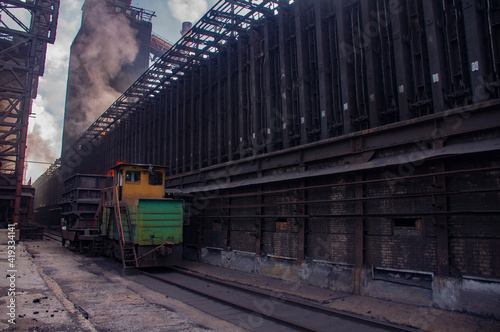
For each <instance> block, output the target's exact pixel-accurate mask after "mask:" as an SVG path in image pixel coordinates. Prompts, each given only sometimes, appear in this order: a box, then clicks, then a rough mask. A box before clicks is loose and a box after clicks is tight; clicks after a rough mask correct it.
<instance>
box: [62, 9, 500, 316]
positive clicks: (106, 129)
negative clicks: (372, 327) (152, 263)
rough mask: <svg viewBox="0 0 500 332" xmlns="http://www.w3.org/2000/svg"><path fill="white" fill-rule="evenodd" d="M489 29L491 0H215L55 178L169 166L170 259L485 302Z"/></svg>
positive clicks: (486, 310)
mask: <svg viewBox="0 0 500 332" xmlns="http://www.w3.org/2000/svg"><path fill="white" fill-rule="evenodd" d="M499 40H500V4H499V3H498V1H490V0H487V1H479V0H477V1H460V0H459V1H456V0H455V1H442V2H436V1H426V0H404V1H403V0H402V1H397V0H396V1H394V0H377V1H368V0H355V1H347V0H339V1H333V0H318V1H312V0H296V1H293V2H292V1H278V0H276V1H266V0H264V1H258V2H252V1H240V0H238V1H236V0H233V1H221V2H219V3H218V4H216V5H215V6H214V7H213V8H212V9H211V10H210V11H209V12H208V13H207V14H206V15H205V16H204V17H203V18H202V19H201V20H200V21H199V22H198V23H197V24H195V25H194V26H193V28H192V29H191V31H190V32H188V33H187V34H186V35H185V36H184V38H183V39H181V40H180V41H179V42H178V43H176V44H175V45H174V46H173V48H172V49H171V50H169V52H167V53H166V54H165V55H164V56H163V57H162V58H161V59H160V60H159V61H158V62H156V63H155V65H154V66H153V67H151V68H150V69H149V70H148V71H147V72H146V73H145V74H144V75H143V76H142V77H141V78H140V79H139V80H137V81H136V82H135V83H134V85H132V86H131V87H130V88H129V89H128V90H127V91H126V92H125V93H124V94H123V95H122V96H121V97H120V98H119V99H118V100H116V101H115V103H114V104H113V105H112V106H111V107H110V108H109V109H108V110H107V111H106V112H105V113H104V114H103V115H102V116H101V117H100V118H99V119H98V120H97V121H96V122H95V123H94V124H93V125H92V126H91V127H90V128H89V129H88V130H87V131H86V132H85V133H84V135H83V136H82V137H80V139H78V140H77V141H76V143H75V144H74V145H73V146H72V151H71V153H69V154H68V155H67V156H66V158H64V159H63V160H62V164H61V166H60V168H59V170H58V174H59V176H60V177H68V176H70V175H71V174H74V173H93V174H99V173H101V174H104V173H106V172H107V170H108V169H109V168H111V167H112V166H114V165H115V164H116V163H117V162H120V161H121V162H129V163H142V164H153V165H168V166H169V167H170V169H169V176H168V177H167V180H166V193H167V194H168V195H173V196H178V197H182V198H183V199H184V200H185V201H186V202H187V203H188V204H187V206H188V211H187V213H186V215H187V216H188V219H186V220H185V231H184V234H185V238H184V254H185V257H186V258H191V259H198V260H202V261H204V262H207V263H210V264H215V265H219V266H224V267H228V268H235V269H241V270H245V271H251V272H254V273H262V274H266V275H273V276H278V277H280V278H283V279H287V280H292V281H297V282H304V283H309V284H314V285H319V286H323V287H326V288H330V289H336V290H343V291H349V292H355V293H358V294H366V295H372V296H380V297H384V298H394V299H398V300H402V301H412V302H414V303H421V304H425V305H431V304H433V305H437V306H440V307H444V308H448V309H457V310H467V311H471V312H476V313H480V314H487V315H497V314H498V310H497V307H495V306H496V304H495V303H496V302H495V301H494V299H496V298H498V296H499V295H498V294H499V293H500V290H499V285H500V283H499V280H500V259H499V257H500V252H499V250H500V249H499V248H500V227H499V222H500V211H499V209H498V207H499V206H500V204H499V203H500V194H499V191H498V190H499V188H500V183H499V181H500V180H499V179H500V176H499V175H500V168H499V166H500V165H499V162H500V153H499V147H500V100H499V87H500V84H499V82H500V81H499V79H500V77H499V74H500V71H499V70H500V67H499V66H500V44H499ZM469 293H474V294H475V295H474V296H476V295H478V294H479V295H478V297H477V298H476V297H468V294H469ZM409 294H410V295H411V296H409ZM449 294H453V296H449ZM409 297H411V299H409ZM465 298H467V301H465V300H464V299H465ZM476 299H478V300H476ZM490 300H492V301H490Z"/></svg>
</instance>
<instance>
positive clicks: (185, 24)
mask: <svg viewBox="0 0 500 332" xmlns="http://www.w3.org/2000/svg"><path fill="white" fill-rule="evenodd" d="M192 26H193V23H191V22H182V30H181V36H184V35H185V34H186V33H187V32H188V31H189V30H191V27H192Z"/></svg>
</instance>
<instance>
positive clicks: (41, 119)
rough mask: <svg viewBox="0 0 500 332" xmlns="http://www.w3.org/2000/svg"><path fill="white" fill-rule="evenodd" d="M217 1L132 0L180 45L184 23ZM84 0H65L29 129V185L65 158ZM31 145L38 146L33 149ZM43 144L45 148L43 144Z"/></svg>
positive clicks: (155, 27)
mask: <svg viewBox="0 0 500 332" xmlns="http://www.w3.org/2000/svg"><path fill="white" fill-rule="evenodd" d="M216 2H217V0H132V6H134V7H139V8H144V9H146V10H150V11H153V12H155V15H156V16H155V17H153V19H152V23H153V32H155V33H157V34H159V35H160V36H162V37H164V38H165V39H167V40H169V41H171V42H174V43H175V42H176V41H177V40H178V39H179V38H180V30H181V25H182V22H184V21H190V22H192V23H193V24H194V23H196V22H197V21H198V20H199V19H200V18H201V17H202V16H203V15H204V14H205V13H206V12H207V11H208V10H209V9H210V8H211V7H212V6H213V5H214V4H215V3H216ZM83 3H84V0H61V2H60V9H59V19H58V24H57V32H56V41H55V43H54V44H49V45H48V46H47V56H46V60H45V72H44V75H43V76H42V77H40V78H39V83H38V95H37V97H36V99H35V100H34V101H33V106H32V113H33V115H32V116H31V117H30V120H29V127H28V142H27V146H28V148H27V153H26V160H28V162H27V167H26V169H25V182H28V181H29V180H30V179H31V181H32V182H34V181H35V180H36V179H37V178H38V177H39V176H40V175H41V174H43V173H44V172H45V170H46V169H47V168H48V167H49V166H50V164H52V163H53V162H54V161H55V160H56V159H57V158H59V157H60V155H61V142H62V131H63V122H64V104H65V99H66V82H67V75H68V65H69V51H70V46H71V43H72V42H73V39H74V38H75V36H76V34H77V32H78V29H79V28H80V23H81V13H82V12H81V8H82V5H83ZM30 142H36V143H37V144H36V148H34V146H35V145H34V144H33V143H32V144H31V146H33V148H31V149H30ZM40 143H41V144H40Z"/></svg>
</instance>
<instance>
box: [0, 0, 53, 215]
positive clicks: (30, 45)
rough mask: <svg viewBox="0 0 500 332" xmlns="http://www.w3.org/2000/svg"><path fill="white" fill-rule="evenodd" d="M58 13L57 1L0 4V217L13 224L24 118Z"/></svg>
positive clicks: (16, 0)
mask: <svg viewBox="0 0 500 332" xmlns="http://www.w3.org/2000/svg"><path fill="white" fill-rule="evenodd" d="M58 14H59V0H43V1H42V0H36V1H19V0H11V1H0V183H1V184H0V186H1V187H0V191H1V198H0V199H1V205H2V208H5V209H6V210H8V211H9V212H8V216H7V217H4V216H5V214H4V213H2V218H7V219H9V222H13V223H14V224H16V223H17V222H18V221H19V214H20V206H21V195H22V182H23V172H24V163H25V153H26V138H27V130H28V117H29V115H30V114H31V106H32V100H33V98H35V97H36V94H37V87H38V78H39V77H40V76H42V75H43V72H44V67H45V53H46V48H47V44H48V43H51V44H52V43H54V41H55V37H56V27H57V18H58ZM2 212H3V211H2ZM3 221H4V222H5V221H6V220H3Z"/></svg>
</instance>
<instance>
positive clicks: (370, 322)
mask: <svg viewBox="0 0 500 332" xmlns="http://www.w3.org/2000/svg"><path fill="white" fill-rule="evenodd" d="M170 269H172V270H174V271H175V272H177V273H179V274H182V275H187V276H190V277H193V278H197V279H200V280H203V281H207V282H211V283H214V284H218V285H221V286H224V287H228V288H232V289H235V290H238V291H242V292H245V293H248V294H252V295H255V296H259V297H265V298H268V299H273V300H274V301H276V302H281V303H285V304H289V305H292V306H296V307H300V308H304V309H308V310H311V311H315V312H319V313H323V314H327V315H333V316H335V317H338V318H341V319H345V320H349V321H352V322H354V323H359V324H363V325H366V326H370V327H374V328H381V329H385V330H389V331H412V332H413V331H418V330H417V329H414V328H411V327H407V326H402V325H397V324H392V323H388V322H381V321H378V320H375V319H372V318H369V317H364V316H361V315H357V314H353V313H348V312H344V311H340V310H336V309H331V308H326V307H323V306H321V305H318V304H314V303H311V302H307V303H306V302H301V301H298V300H294V299H291V298H286V296H285V297H283V296H282V294H280V295H276V294H274V293H273V292H271V291H265V290H260V289H255V288H253V287H250V286H245V285H238V284H236V283H232V282H228V281H223V280H218V279H216V278H213V277H209V276H205V275H201V274H199V273H196V272H192V271H189V270H187V269H183V268H180V267H170ZM136 270H137V271H138V272H140V273H142V274H144V275H147V276H149V277H151V278H154V279H157V280H160V281H162V282H166V283H169V284H172V285H175V286H177V287H180V288H182V289H185V290H188V291H190V292H194V293H196V294H199V295H202V296H205V297H209V298H211V299H213V300H216V301H218V302H221V303H225V304H229V305H230V306H233V307H237V308H240V309H243V310H245V311H249V312H253V313H256V314H258V315H262V316H264V317H266V318H268V319H271V320H273V321H276V322H278V323H281V324H286V325H288V326H291V327H296V328H299V329H301V330H305V331H317V330H316V329H314V328H311V327H308V326H304V325H301V324H297V323H293V322H290V321H288V320H286V319H284V318H281V317H277V316H275V315H273V314H267V313H264V312H262V311H260V310H256V309H254V308H252V307H251V306H247V305H241V304H237V303H234V302H231V301H229V300H226V299H223V298H221V297H217V296H213V295H211V294H208V293H206V292H203V291H201V290H199V289H195V288H194V287H189V286H186V285H183V284H180V283H177V282H174V281H171V280H166V279H164V278H162V277H160V276H157V275H155V274H153V273H149V272H145V271H142V270H140V269H136Z"/></svg>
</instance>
